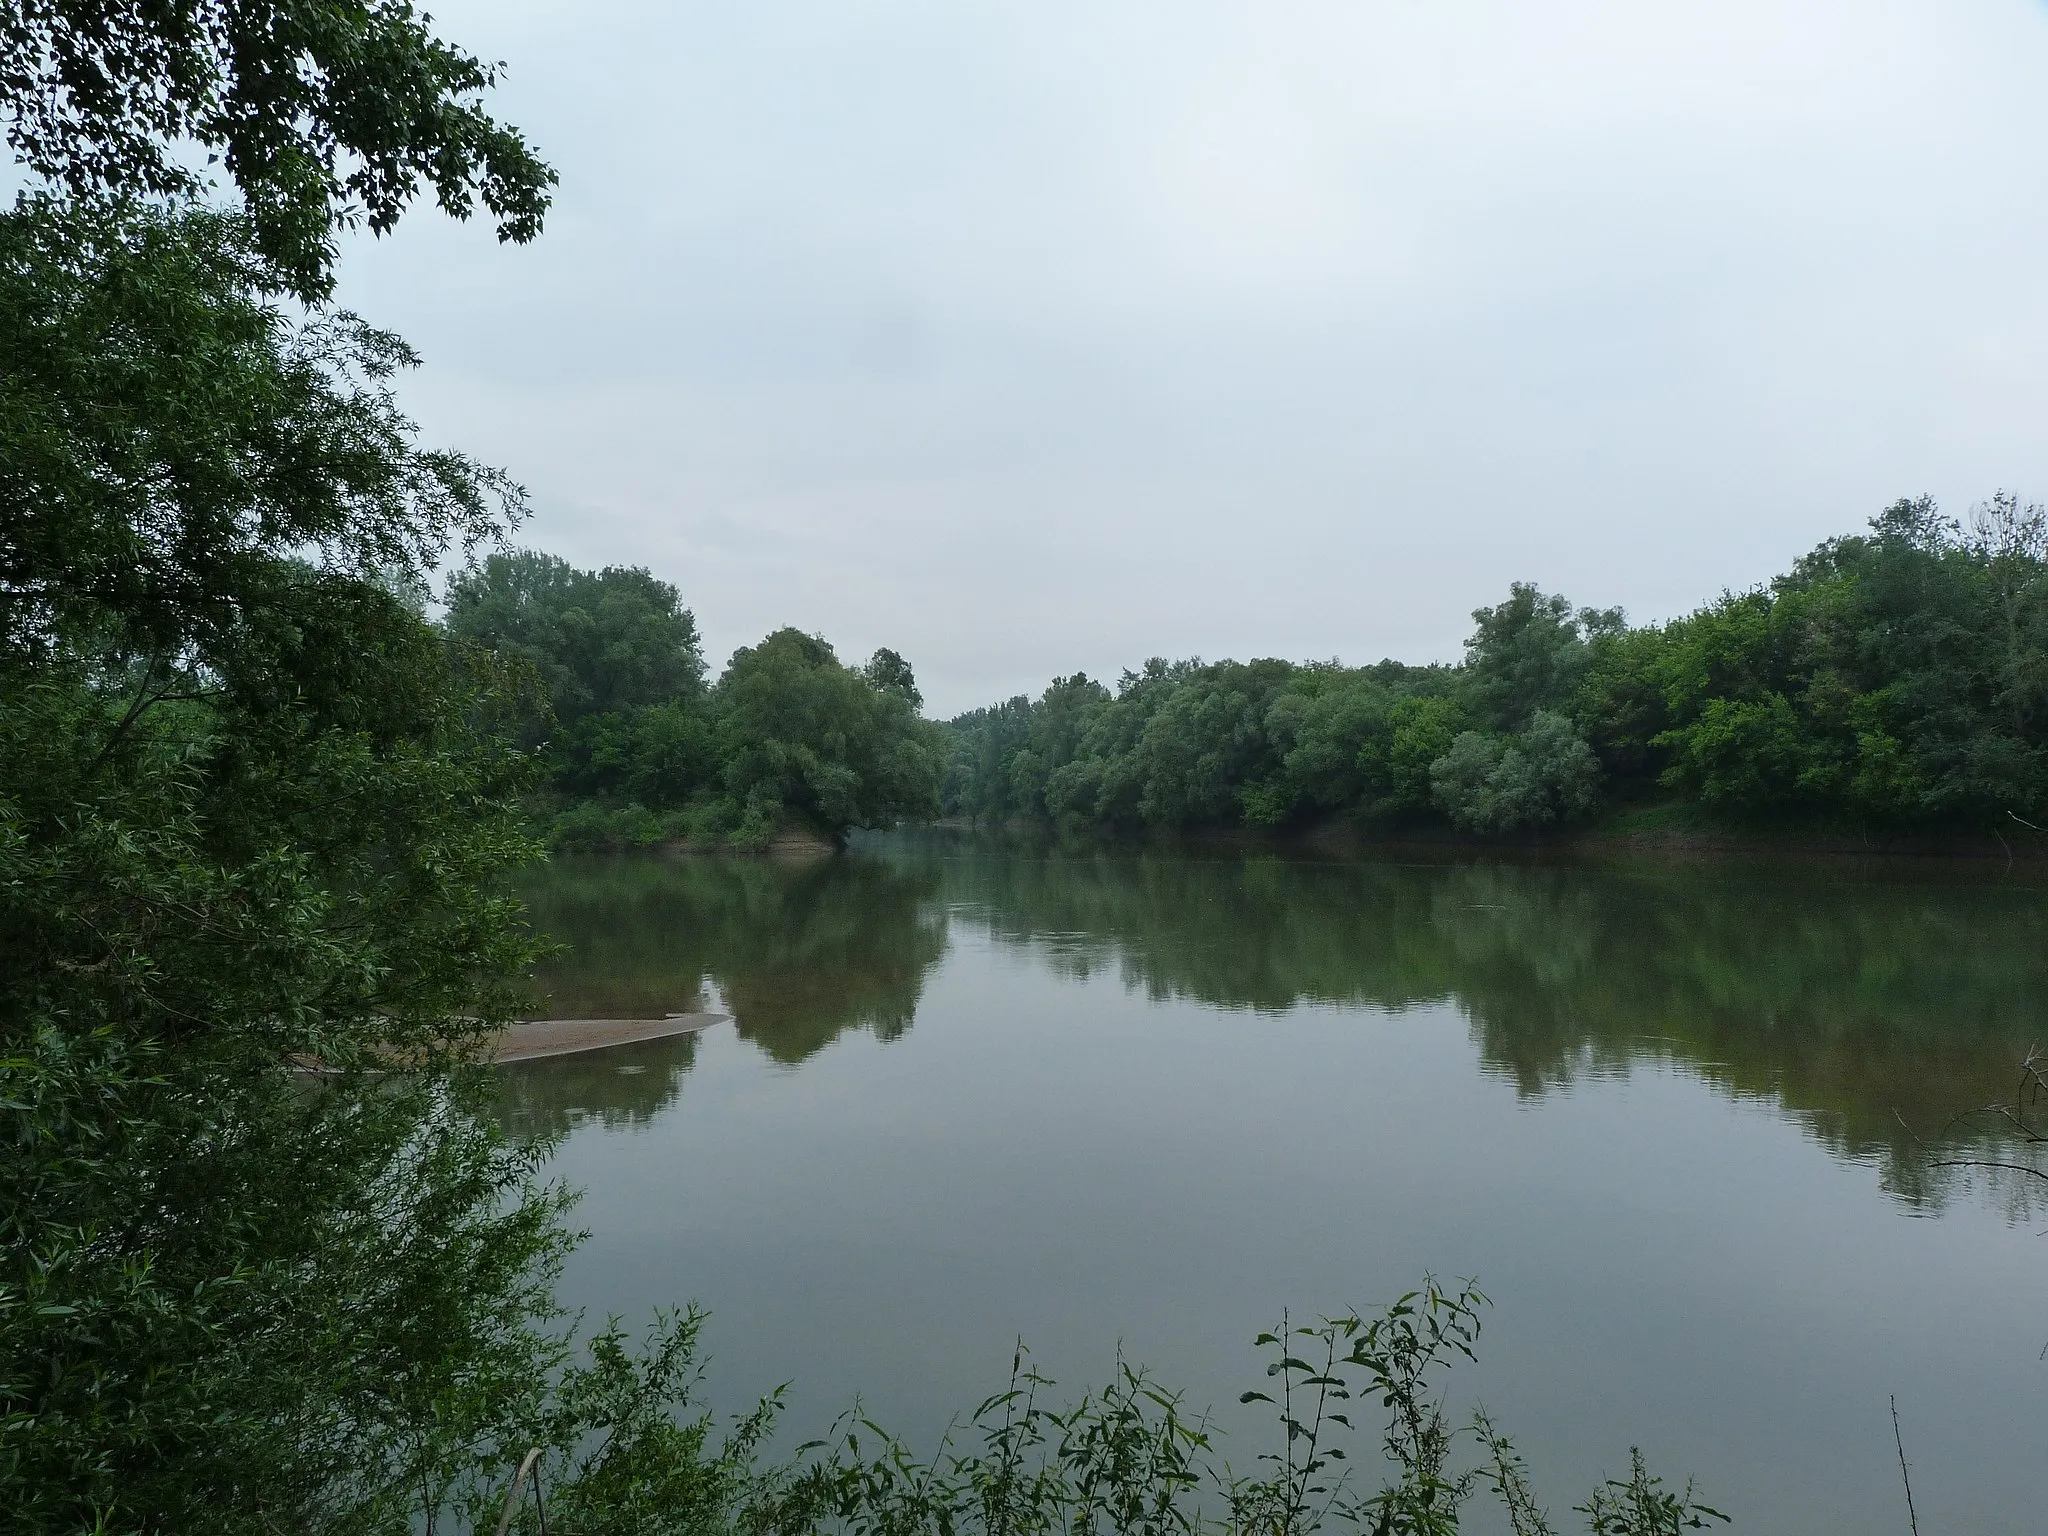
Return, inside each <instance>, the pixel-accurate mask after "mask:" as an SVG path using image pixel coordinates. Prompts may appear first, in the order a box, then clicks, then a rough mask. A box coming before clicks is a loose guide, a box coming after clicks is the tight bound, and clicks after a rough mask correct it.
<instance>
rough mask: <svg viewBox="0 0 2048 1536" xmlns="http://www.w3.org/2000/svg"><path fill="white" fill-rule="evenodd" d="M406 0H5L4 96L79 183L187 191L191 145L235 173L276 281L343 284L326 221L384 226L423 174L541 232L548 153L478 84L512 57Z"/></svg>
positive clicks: (513, 234)
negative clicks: (493, 105) (476, 52)
mask: <svg viewBox="0 0 2048 1536" xmlns="http://www.w3.org/2000/svg"><path fill="white" fill-rule="evenodd" d="M428 23H429V18H427V17H425V16H423V15H421V14H420V13H418V12H417V11H415V10H414V9H413V7H412V6H411V5H410V4H408V3H405V0H338V3H335V0H253V3H248V0H159V3H155V4H150V5H124V4H120V3H117V0H5V3H4V4H0V110H4V111H5V113H6V114H7V117H8V129H7V140H8V143H9V145H10V146H11V147H12V148H13V150H14V152H15V156H16V158H17V159H18V160H19V161H20V162H21V163H22V164H23V165H25V166H26V167H27V168H28V170H29V171H30V172H31V173H32V174H33V175H35V176H37V177H39V178H41V179H42V180H44V181H45V182H46V183H48V184H50V185H52V186H54V187H56V188H61V189H62V190H63V191H64V192H65V193H66V194H67V195H69V196H70V197H71V198H72V199H74V200H79V201H97V200H101V199H106V198H111V199H114V200H117V201H118V200H120V199H123V198H129V197H135V196H142V197H150V198H170V199H174V200H180V201H184V200H190V199H192V198H194V197H196V196H198V195H200V194H202V193H204V192H205V190H206V189H207V182H206V180H205V178H204V176H203V175H202V174H201V173H200V172H199V171H197V170H195V169H194V168H193V165H194V162H195V160H196V159H197V158H198V157H197V156H196V155H195V154H193V153H192V151H193V150H197V151H199V152H201V153H203V154H204V155H205V158H206V161H207V163H209V164H211V163H213V162H214V161H216V160H218V162H219V163H220V164H221V166H222V167H223V169H224V170H225V171H226V172H227V174H228V176H229V177H230V178H231V179H232V181H233V182H234V185H235V187H236V189H237V190H238V191H239V192H240V193H241V197H242V203H243V207H244V209H245V210H246V212H247V214H248V217H249V220H250V224H249V228H250V245H251V247H252V249H253V251H254V252H255V253H256V254H257V255H259V256H260V257H261V258H262V266H261V268H260V272H261V276H262V278H263V280H264V283H265V285H266V286H267V287H270V288H273V289H276V290H282V291H289V292H291V293H294V294H296V295H298V296H299V297H301V298H305V299H320V298H324V297H325V296H326V295H327V294H328V293H329V291H330V290H331V288H332V286H333V277H332V268H333V261H334V243H333V242H334V235H335V232H336V231H337V230H340V229H343V228H347V227H349V226H351V225H354V224H356V223H358V222H361V223H367V224H368V225H369V227H370V228H371V229H372V230H374V231H376V232H377V233H378V234H383V233H385V232H386V231H388V230H390V229H391V227H392V226H393V225H394V224H395V223H396V222H397V220H398V217H399V215H400V214H401V213H402V212H403V211H404V210H405V208H406V206H407V205H408V204H409V203H411V202H412V201H413V199H414V198H415V197H417V196H418V195H419V193H420V190H421V184H422V183H423V182H424V183H425V184H427V185H429V186H431V187H432V188H433V190H434V195H435V200H436V201H437V203H438V204H439V205H440V207H441V209H442V211H443V212H445V213H448V214H451V215H453V216H454V217H456V218H466V217H468V216H469V214H470V213H471V212H472V211H473V210H474V208H475V207H476V206H477V205H478V204H481V205H482V206H483V207H484V209H485V210H487V211H488V212H489V213H490V214H491V215H492V216H493V217H494V218H495V219H496V220H497V221H498V237H499V239H501V240H511V241H518V242H522V243H523V242H525V241H527V240H531V239H532V238H533V237H534V236H535V235H536V234H538V233H539V232H540V226H541V220H542V218H543V216H544V215H545V214H546V211H547V206H548V196H549V194H548V189H549V188H550V187H552V186H553V185H554V183H555V173H554V172H553V171H551V170H550V169H548V167H547V166H546V165H544V164H543V163H542V162H541V161H540V160H539V159H538V158H537V157H536V156H535V155H534V153H533V151H532V150H531V149H529V148H528V147H527V145H526V142H525V140H524V139H523V138H521V136H520V135H519V132H518V131H517V130H516V129H514V128H510V127H507V126H505V125H503V124H500V123H498V122H496V121H495V120H493V119H492V118H491V117H490V116H489V115H488V114H487V113H486V112H485V111H484V110H483V107H482V106H481V104H480V102H479V100H478V98H479V97H480V96H481V94H482V93H483V92H484V91H486V90H488V89H490V88H491V87H492V86H493V85H495V84H496V83H497V79H498V75H499V71H500V68H501V66H497V65H490V64H485V63H483V62H482V61H480V60H479V59H477V58H475V57H474V56H472V55H470V54H468V53H465V52H463V51H462V50H461V49H459V48H456V47H453V46H452V45H450V44H448V43H445V42H443V41H442V40H441V39H439V38H437V37H435V36H434V35H433V33H432V32H431V31H429V30H428Z"/></svg>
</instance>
